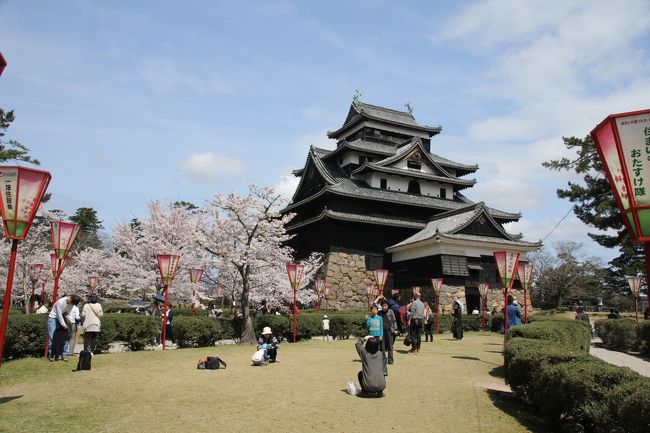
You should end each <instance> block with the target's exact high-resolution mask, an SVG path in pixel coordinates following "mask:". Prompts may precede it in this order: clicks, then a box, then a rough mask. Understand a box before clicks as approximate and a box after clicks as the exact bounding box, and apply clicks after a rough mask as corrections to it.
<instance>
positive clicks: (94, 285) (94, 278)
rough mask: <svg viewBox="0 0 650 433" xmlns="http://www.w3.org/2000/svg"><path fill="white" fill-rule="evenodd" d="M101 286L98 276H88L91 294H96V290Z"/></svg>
mask: <svg viewBox="0 0 650 433" xmlns="http://www.w3.org/2000/svg"><path fill="white" fill-rule="evenodd" d="M98 284H99V277H98V276H97V275H89V276H88V287H89V288H90V291H91V293H95V289H96V288H97V285H98Z"/></svg>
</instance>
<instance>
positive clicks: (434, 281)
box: [431, 278, 442, 334]
mask: <svg viewBox="0 0 650 433" xmlns="http://www.w3.org/2000/svg"><path fill="white" fill-rule="evenodd" d="M431 287H433V296H435V298H436V334H438V332H439V331H440V321H439V320H438V314H439V311H440V291H441V290H442V278H431Z"/></svg>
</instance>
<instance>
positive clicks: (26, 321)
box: [3, 312, 47, 359]
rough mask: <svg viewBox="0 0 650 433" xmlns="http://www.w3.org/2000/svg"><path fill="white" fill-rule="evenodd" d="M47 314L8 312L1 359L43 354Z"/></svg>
mask: <svg viewBox="0 0 650 433" xmlns="http://www.w3.org/2000/svg"><path fill="white" fill-rule="evenodd" d="M46 336H47V314H29V315H27V314H11V312H10V314H9V316H8V319H7V333H6V334H5V347H4V357H3V359H12V358H25V357H28V356H36V357H38V356H43V353H44V351H45V337H46Z"/></svg>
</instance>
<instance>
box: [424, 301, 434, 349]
mask: <svg viewBox="0 0 650 433" xmlns="http://www.w3.org/2000/svg"><path fill="white" fill-rule="evenodd" d="M429 338H431V342H433V311H432V310H431V306H429V303H428V302H425V303H424V341H425V342H428V341H429Z"/></svg>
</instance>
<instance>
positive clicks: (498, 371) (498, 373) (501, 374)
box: [488, 365, 506, 379]
mask: <svg viewBox="0 0 650 433" xmlns="http://www.w3.org/2000/svg"><path fill="white" fill-rule="evenodd" d="M488 374H489V375H490V376H492V377H498V378H500V379H505V378H506V369H505V367H504V366H503V365H500V366H498V367H494V368H493V369H492V370H490V372H489V373H488Z"/></svg>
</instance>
